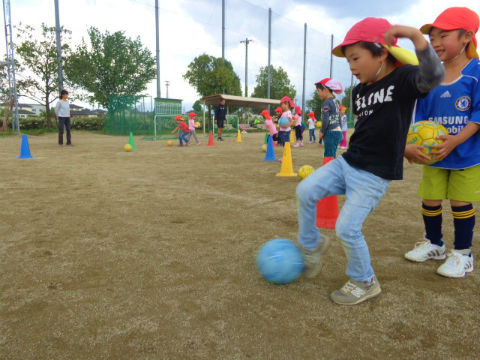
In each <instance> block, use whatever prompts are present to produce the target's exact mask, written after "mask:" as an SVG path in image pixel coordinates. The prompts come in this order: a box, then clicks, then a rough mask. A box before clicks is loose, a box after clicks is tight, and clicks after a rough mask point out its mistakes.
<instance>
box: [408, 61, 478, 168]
mask: <svg viewBox="0 0 480 360" xmlns="http://www.w3.org/2000/svg"><path fill="white" fill-rule="evenodd" d="M479 81H480V61H479V60H478V59H472V60H471V61H470V62H469V63H468V64H467V66H465V68H464V69H463V70H462V75H461V76H460V77H459V78H458V79H457V80H455V81H454V82H453V83H450V84H442V85H439V86H437V87H436V88H435V89H433V90H432V91H431V92H430V94H428V96H427V97H426V98H424V99H418V100H417V105H416V108H415V114H414V118H413V122H417V121H422V120H431V121H435V122H436V123H439V124H441V125H443V126H444V127H445V128H447V130H448V132H449V134H450V135H457V134H458V133H459V132H460V131H462V130H463V128H464V127H465V125H467V124H468V123H469V122H475V123H477V124H480V82H479ZM479 164H480V131H478V132H477V133H475V134H473V135H472V136H471V137H470V138H469V139H468V140H467V141H465V142H464V143H463V144H460V145H458V146H457V147H456V148H455V149H454V150H453V151H452V152H451V153H450V154H448V156H447V157H446V158H445V159H443V160H442V161H439V162H437V163H435V164H433V165H430V166H433V167H437V168H442V169H451V170H459V169H466V168H469V167H473V166H476V165H479Z"/></svg>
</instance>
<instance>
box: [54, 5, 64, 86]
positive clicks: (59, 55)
mask: <svg viewBox="0 0 480 360" xmlns="http://www.w3.org/2000/svg"><path fill="white" fill-rule="evenodd" d="M60 31H61V29H60V8H59V5H58V0H55V34H56V35H57V58H58V87H59V90H58V94H60V92H61V91H62V90H63V68H62V42H61V40H60Z"/></svg>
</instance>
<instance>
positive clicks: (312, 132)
mask: <svg viewBox="0 0 480 360" xmlns="http://www.w3.org/2000/svg"><path fill="white" fill-rule="evenodd" d="M316 123H317V120H315V113H313V112H309V113H308V132H309V134H310V141H309V142H308V143H309V144H315V143H316V142H317V138H316V136H315V124H316ZM312 140H313V141H312Z"/></svg>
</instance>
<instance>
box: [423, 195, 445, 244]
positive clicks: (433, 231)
mask: <svg viewBox="0 0 480 360" xmlns="http://www.w3.org/2000/svg"><path fill="white" fill-rule="evenodd" d="M442 211H443V209H442V205H438V206H427V205H425V204H423V203H422V215H423V222H424V223H425V232H426V235H425V237H426V238H427V239H428V240H430V242H431V243H432V244H434V245H438V246H442V245H443V241H442V237H443V234H442Z"/></svg>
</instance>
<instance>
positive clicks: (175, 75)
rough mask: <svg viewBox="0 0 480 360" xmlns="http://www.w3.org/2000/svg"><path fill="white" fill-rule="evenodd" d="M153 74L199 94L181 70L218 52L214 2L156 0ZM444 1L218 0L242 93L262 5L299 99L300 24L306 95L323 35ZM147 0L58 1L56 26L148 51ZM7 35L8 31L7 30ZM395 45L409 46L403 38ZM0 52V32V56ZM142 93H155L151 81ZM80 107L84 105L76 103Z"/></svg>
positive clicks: (472, 2)
mask: <svg viewBox="0 0 480 360" xmlns="http://www.w3.org/2000/svg"><path fill="white" fill-rule="evenodd" d="M11 3H12V20H13V23H14V24H18V23H20V22H22V23H24V24H30V25H32V26H34V27H37V28H38V27H39V25H40V24H41V23H42V22H43V23H46V24H48V25H52V26H53V25H55V10H54V0H12V1H11ZM159 3H160V51H161V55H160V62H161V65H160V68H161V70H160V72H161V74H160V78H161V89H162V94H161V95H162V97H165V96H166V90H165V81H166V80H168V81H170V87H169V94H168V95H169V97H170V98H176V99H183V100H184V103H183V104H184V107H185V109H186V110H189V109H190V108H191V106H192V103H193V102H194V101H195V100H197V99H198V98H199V96H198V94H197V93H196V92H195V89H193V88H192V87H191V86H190V85H189V84H188V83H186V82H185V81H184V80H183V77H182V75H183V74H185V72H186V71H187V67H188V64H189V63H190V62H191V61H192V60H193V59H194V58H195V57H196V56H198V55H201V54H203V53H207V54H209V55H213V56H218V57H221V55H222V48H221V46H222V29H221V27H222V19H221V15H222V0H160V1H159ZM451 5H452V2H451V1H444V0H417V1H413V0H403V1H385V0H371V1H358V0H344V1H341V0H340V1H317V0H294V1H286V0H249V1H244V0H226V40H225V42H226V55H225V56H226V58H227V59H228V60H230V61H231V62H232V63H233V66H234V69H235V71H236V72H237V74H238V75H239V76H240V79H241V82H242V91H243V92H244V91H245V44H242V43H240V41H242V40H245V39H246V38H248V39H253V40H254V42H253V43H251V44H250V45H249V59H248V92H249V94H250V93H251V92H252V91H253V88H254V87H255V82H256V81H255V77H256V75H257V74H258V70H259V68H260V67H261V66H266V65H267V56H268V51H267V49H268V8H271V9H272V11H273V15H272V64H273V65H275V66H279V65H280V66H282V67H283V68H284V69H286V70H287V72H288V74H289V76H290V79H291V80H292V82H293V84H294V85H295V88H296V90H297V100H298V102H301V98H302V80H303V55H304V54H303V53H304V49H303V44H304V24H305V23H306V24H307V55H306V59H307V62H306V64H307V65H306V91H305V93H306V97H307V99H308V98H310V97H311V95H312V93H313V90H314V87H313V83H314V82H316V81H318V80H321V79H322V78H325V77H328V76H329V73H330V61H331V59H330V51H329V50H330V45H331V36H332V35H333V37H334V40H333V41H334V44H338V43H340V42H341V40H342V39H343V38H344V36H345V34H346V32H347V31H348V30H349V28H350V27H351V26H352V25H353V24H355V23H356V22H357V21H359V20H361V19H363V18H365V17H369V16H375V17H384V18H386V19H388V20H389V21H390V22H391V23H393V24H404V25H410V26H414V27H420V26H422V25H423V24H425V23H428V22H432V21H433V20H434V19H435V17H436V16H437V15H438V14H440V12H441V11H443V10H444V9H446V8H447V7H449V6H451ZM455 5H456V6H466V7H469V8H471V9H472V10H475V11H476V12H477V13H480V2H479V1H477V0H466V1H459V3H455ZM154 6H155V1H154V0H75V1H72V0H60V21H61V24H62V25H63V26H64V27H66V28H67V29H69V30H71V31H72V32H73V34H72V42H73V44H78V43H80V42H81V40H82V37H85V36H86V35H87V29H88V28H89V27H90V26H95V27H98V28H99V29H100V30H102V31H104V30H108V31H110V32H114V31H125V33H126V34H127V35H128V36H130V37H137V36H139V37H140V38H141V40H142V42H143V43H144V45H145V46H147V47H148V48H149V49H151V51H152V53H153V54H155V7H154ZM14 35H15V33H14ZM400 45H401V46H404V47H407V48H410V49H413V48H412V47H411V44H410V43H409V42H408V41H401V42H400ZM4 53H5V37H4V35H3V34H2V37H1V42H0V56H1V57H2V58H3V56H4ZM332 72H333V78H336V79H338V80H339V81H341V82H342V83H343V85H344V86H349V85H350V82H351V76H350V71H349V69H348V66H347V64H346V62H345V60H344V59H338V58H333V64H332ZM145 93H146V94H147V95H150V96H152V98H154V97H155V96H156V82H155V80H154V81H153V82H152V83H151V84H149V86H148V89H147V91H146V92H145ZM80 105H84V104H81V103H80Z"/></svg>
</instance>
